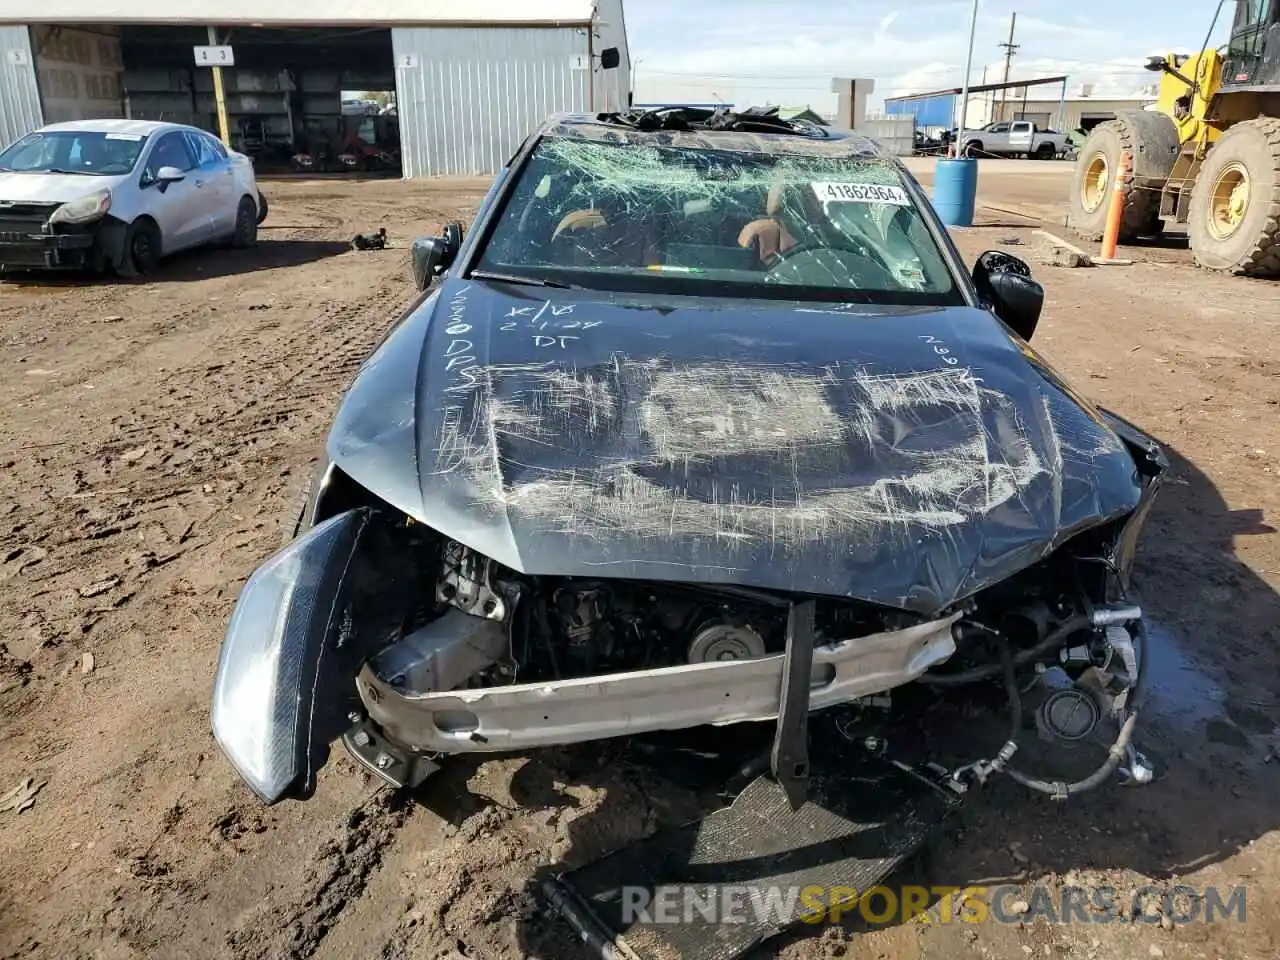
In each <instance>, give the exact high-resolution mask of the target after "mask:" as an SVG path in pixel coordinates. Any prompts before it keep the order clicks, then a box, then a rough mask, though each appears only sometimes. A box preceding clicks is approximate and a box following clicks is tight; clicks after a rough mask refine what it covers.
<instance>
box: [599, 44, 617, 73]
mask: <svg viewBox="0 0 1280 960" xmlns="http://www.w3.org/2000/svg"><path fill="white" fill-rule="evenodd" d="M621 62H622V55H621V54H620V53H618V48H617V47H605V48H604V49H603V50H601V51H600V69H601V70H613V69H614V68H616V67H617V66H618V64H620V63H621Z"/></svg>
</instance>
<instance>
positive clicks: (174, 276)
mask: <svg viewBox="0 0 1280 960" xmlns="http://www.w3.org/2000/svg"><path fill="white" fill-rule="evenodd" d="M350 249H351V244H350V243H347V242H344V241H339V240H269V239H265V238H264V239H259V241H258V243H257V245H256V246H253V247H249V248H247V249H243V250H229V249H220V248H216V247H201V248H198V249H195V250H186V251H183V252H182V253H177V254H174V255H173V256H172V257H166V258H165V259H164V260H162V261H161V262H160V265H159V266H158V267H157V268H156V270H155V272H154V273H152V274H150V275H148V276H146V277H141V278H139V279H137V280H123V279H120V278H118V277H116V276H114V275H112V274H109V273H108V274H95V273H90V272H87V271H76V272H74V273H71V272H53V271H43V272H30V273H11V274H6V275H5V276H4V277H3V278H2V279H3V281H4V283H5V285H6V286H7V287H9V288H12V289H23V288H28V289H33V290H34V289H42V288H49V289H57V288H62V287H94V286H105V285H109V284H129V283H137V284H145V283H190V282H191V281H193V280H204V279H209V278H212V277H228V276H238V275H241V274H248V273H256V272H258V271H259V270H276V269H278V268H281V267H297V266H301V265H302V264H306V263H314V262H316V261H318V260H324V259H326V258H328V257H336V256H337V255H338V254H341V253H346V252H347V251H349V250H350Z"/></svg>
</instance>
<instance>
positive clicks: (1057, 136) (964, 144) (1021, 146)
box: [956, 120, 1068, 160]
mask: <svg viewBox="0 0 1280 960" xmlns="http://www.w3.org/2000/svg"><path fill="white" fill-rule="evenodd" d="M1067 139H1068V138H1067V135H1066V134H1065V133H1056V132H1055V131H1053V130H1042V129H1040V127H1039V126H1037V125H1036V124H1035V123H1033V122H1032V121H1030V120H1002V121H999V122H997V123H989V124H987V125H986V126H985V127H983V128H982V129H981V130H963V131H961V132H960V135H959V136H958V137H956V142H957V143H959V144H960V156H962V157H989V156H993V155H995V156H1002V157H1016V156H1026V157H1028V158H1034V159H1036V160H1052V159H1053V158H1054V157H1056V156H1058V155H1059V154H1062V153H1065V152H1066V149H1067Z"/></svg>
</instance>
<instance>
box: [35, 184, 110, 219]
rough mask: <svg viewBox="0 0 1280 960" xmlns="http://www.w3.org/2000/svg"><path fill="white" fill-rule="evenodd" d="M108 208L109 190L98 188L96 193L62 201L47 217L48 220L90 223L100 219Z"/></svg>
mask: <svg viewBox="0 0 1280 960" xmlns="http://www.w3.org/2000/svg"><path fill="white" fill-rule="evenodd" d="M110 209H111V191H110V190H99V191H98V192H97V193H91V194H89V196H87V197H81V198H80V199H79V200H72V201H70V202H68V203H64V204H63V205H62V206H60V207H59V208H58V209H57V210H55V211H53V216H51V217H50V218H49V222H50V223H92V222H93V221H94V220H100V219H102V218H103V217H104V216H106V214H107V211H108V210H110Z"/></svg>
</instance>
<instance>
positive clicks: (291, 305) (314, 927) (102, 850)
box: [0, 173, 1280, 960]
mask: <svg viewBox="0 0 1280 960" xmlns="http://www.w3.org/2000/svg"><path fill="white" fill-rule="evenodd" d="M1035 176H1038V177H1040V178H1041V179H1045V181H1046V182H1045V183H1042V182H1040V181H1039V180H1037V181H1035V182H1031V181H1025V180H1024V179H1023V178H1020V177H1019V176H1018V175H1017V174H1016V173H1008V174H1004V175H999V174H993V175H992V176H990V177H986V176H985V174H984V180H983V196H982V200H983V202H984V203H987V204H990V205H992V206H993V207H997V208H999V209H998V210H986V211H984V212H983V217H982V221H981V222H982V223H983V224H985V225H982V226H978V227H975V228H971V229H967V230H962V231H957V235H958V242H959V243H960V245H961V247H962V249H963V250H964V252H965V253H966V255H967V256H970V257H972V256H974V255H976V254H977V253H978V252H980V251H981V250H983V249H986V248H990V247H998V246H1004V247H1005V248H1007V249H1009V250H1010V251H1012V252H1015V253H1019V254H1020V255H1023V256H1026V257H1028V258H1029V259H1031V260H1033V261H1034V260H1035V259H1036V256H1037V251H1038V248H1037V246H1036V241H1035V237H1034V235H1033V233H1032V232H1031V230H1030V229H1029V227H1030V226H1031V225H1034V223H1035V221H1037V220H1039V219H1051V214H1052V209H1051V207H1052V204H1053V203H1054V202H1055V201H1054V200H1053V197H1054V195H1055V194H1054V190H1055V189H1056V188H1055V187H1054V186H1053V182H1054V177H1053V175H1050V174H1038V175H1035ZM1046 178H1047V179H1046ZM1046 183H1047V184H1048V185H1047V186H1046ZM1002 184H1003V185H1004V186H1003V187H1002V186H1001V185H1002ZM1028 184H1029V185H1028ZM483 189H484V184H483V183H480V182H469V183H466V184H461V185H459V184H457V183H452V184H402V183H398V182H369V183H356V184H336V183H319V182H307V183H287V184H286V183H273V184H269V185H268V191H269V196H270V199H271V202H272V214H271V217H270V219H269V220H268V221H267V223H266V225H265V227H264V230H263V240H262V242H261V244H260V245H259V247H258V248H257V249H256V250H252V251H230V252H217V253H206V254H199V255H193V256H190V257H183V258H181V259H180V260H178V261H175V262H173V263H170V264H168V265H167V266H165V267H164V268H163V270H162V271H161V272H160V273H159V274H158V275H156V276H155V278H154V279H151V280H149V281H147V282H143V283H137V284H126V283H118V282H100V283H91V284H85V283H83V282H73V283H66V284H37V285H25V284H0V371H2V373H0V409H2V410H3V411H4V412H3V415H2V416H0V794H3V793H6V792H8V790H9V789H10V788H11V787H12V786H16V785H17V784H18V782H19V781H20V780H21V779H22V778H25V777H33V778H35V781H36V783H37V784H41V783H42V784H43V787H42V789H40V791H39V793H37V794H36V795H35V798H34V801H35V802H34V805H33V806H32V807H31V808H30V809H28V810H26V811H25V812H22V813H13V812H0V956H3V957H57V958H60V960H66V958H72V957H76V958H80V957H84V958H89V957H93V958H102V960H117V958H121V960H123V958H143V957H147V958H183V957H200V958H205V957H211V958H229V960H259V958H315V960H340V958H349V957H354V956H362V957H381V958H385V960H392V958H410V957H412V958H433V960H434V958H496V957H519V956H532V957H538V958H545V960H576V958H580V957H585V956H586V953H585V952H584V951H583V949H582V948H581V947H580V946H579V945H578V944H577V942H576V940H575V939H574V937H573V935H572V932H571V931H570V930H569V928H567V927H565V926H563V925H562V924H561V923H560V922H559V921H556V920H553V919H552V918H550V917H549V915H548V914H547V911H546V909H545V908H544V907H543V905H542V904H541V903H540V901H539V900H538V899H537V898H536V897H535V895H534V893H533V887H532V880H533V878H535V877H538V876H542V875H544V874H545V873H546V871H547V870H549V869H550V868H552V867H553V866H554V865H556V864H561V863H570V864H572V863H580V862H583V861H585V860H588V859H591V858H593V857H596V856H599V855H600V854H602V853H604V852H607V851H608V850H611V849H613V848H615V847H618V846H620V845H622V844H624V843H626V842H628V841H631V840H634V839H637V838H639V837H641V836H643V835H645V834H646V833H648V832H650V831H652V830H653V829H655V828H659V827H662V826H667V825H673V824H677V823H680V822H682V821H684V820H685V819H687V818H688V817H690V816H691V815H692V814H693V813H695V812H696V811H697V809H698V805H699V803H700V802H701V801H700V799H699V797H697V796H695V795H694V794H693V793H692V792H690V791H689V790H687V789H684V788H683V787H681V786H680V785H678V784H676V783H674V782H672V781H671V780H670V778H669V777H666V776H664V774H663V773H661V772H659V771H658V770H656V769H654V768H651V767H647V766H645V765H644V764H643V763H641V762H639V761H638V760H637V759H636V758H635V757H634V756H632V755H631V754H625V753H623V752H621V751H620V748H617V747H615V746H603V747H601V746H596V747H591V748H584V749H580V750H563V751H551V752H547V753H542V754H538V755H536V756H532V757H516V758H511V757H504V758H499V759H494V760H490V761H486V762H465V763H458V764H453V765H450V766H449V767H447V768H446V769H445V770H444V771H443V772H442V773H441V774H439V775H438V776H436V777H434V778H432V779H430V780H428V781H427V782H426V783H425V784H424V785H423V786H422V787H421V788H420V789H419V790H417V791H415V792H414V793H413V794H412V795H404V794H395V793H393V792H392V791H390V790H387V789H384V788H379V787H378V786H376V785H375V784H374V783H371V782H369V781H368V780H367V779H365V778H363V777H362V776H360V775H359V773H358V772H357V771H356V769H355V767H354V766H353V764H352V763H351V762H350V761H349V760H348V759H347V758H345V757H344V756H340V755H337V756H336V759H335V760H334V762H331V763H330V765H329V766H328V767H327V768H326V769H325V771H324V772H323V774H322V776H321V781H320V785H319V791H318V794H317V796H316V797H315V798H314V799H313V800H311V801H310V802H308V803H305V804H300V803H285V804H284V805H281V806H277V807H274V808H270V809H267V808H263V807H262V806H261V805H260V804H259V803H258V802H257V801H256V800H255V799H254V798H253V797H252V795H251V794H250V792H249V791H248V789H247V788H246V787H244V786H243V785H242V784H241V783H240V782H239V781H238V779H237V777H236V776H235V774H234V773H233V771H232V770H231V768H230V766H229V765H228V764H227V763H226V761H225V760H224V759H223V757H222V756H221V754H220V753H219V751H218V750H217V748H216V746H215V745H214V743H213V740H212V737H211V735H210V732H209V716H208V710H209V698H210V687H211V683H212V678H213V672H214V665H215V662H216V658H217V654H218V648H219V644H220V642H221V639H222V634H223V630H224V628H225V626H226V622H227V618H228V616H229V614H230V612H231V609H232V605H233V603H234V600H235V597H236V594H237V591H238V590H239V588H240V586H241V585H242V584H243V582H244V579H245V578H246V577H247V576H248V575H249V574H250V573H251V572H252V570H253V569H254V568H255V567H256V566H257V565H258V564H259V563H260V562H261V561H262V560H263V559H264V558H265V557H266V556H268V555H269V554H270V553H271V552H272V551H273V550H274V549H275V548H276V546H277V544H278V542H279V537H280V522H281V516H282V513H283V512H284V510H285V507H286V506H287V504H288V502H289V498H290V493H291V491H292V488H293V484H294V483H295V482H296V481H297V480H298V478H300V477H301V476H303V475H304V473H305V472H306V471H307V470H308V469H309V465H310V463H311V461H312V459H313V458H314V457H315V456H316V455H317V452H318V450H319V448H320V445H321V443H322V441H323V437H324V432H325V430H326V429H327V426H328V423H329V419H330V416H331V414H332V412H333V409H334V406H335V403H336V401H337V400H338V398H339V395H340V392H341V390H342V389H343V388H344V386H345V385H346V383H347V382H348V380H349V378H350V377H351V375H352V374H353V372H354V370H355V368H356V366H357V365H358V363H359V362H360V360H361V359H362V357H363V356H364V355H365V354H366V353H367V351H368V350H369V349H370V348H371V346H372V345H373V344H374V343H375V342H376V341H377V340H378V338H379V337H380V335H381V334H382V333H383V332H384V331H385V329H386V328H387V326H388V325H389V324H390V323H391V322H392V321H393V320H394V319H395V318H396V316H397V314H398V312H399V311H400V309H401V308H402V307H403V306H404V305H405V304H407V303H408V302H409V301H410V300H411V298H412V296H413V293H414V291H413V289H412V284H411V282H410V275H409V269H408V262H407V249H406V248H407V245H408V242H409V240H410V239H411V238H412V237H414V236H417V235H422V234H424V233H428V232H435V230H436V229H437V228H438V227H439V225H440V224H441V223H442V222H443V221H444V220H446V219H449V218H452V217H454V216H455V215H457V216H461V217H463V218H464V219H465V217H466V216H468V215H469V213H470V211H471V210H473V209H474V207H475V205H476V203H477V202H478V201H479V199H480V197H481V195H482V193H483ZM1002 191H1003V192H1002ZM1037 198H1039V199H1037ZM1019 203H1022V204H1023V206H1022V207H1020V208H1018V204H1019ZM1037 203H1038V204H1041V206H1039V207H1037V206H1035V204H1037ZM1027 204H1030V206H1028V205H1027ZM1014 208H1018V209H1021V210H1022V211H1023V214H1024V215H1022V216H1021V217H1019V216H1018V215H1017V214H1016V213H1013V214H1011V213H1009V212H1008V211H1009V210H1011V209H1014ZM379 226H385V227H386V228H387V230H388V233H389V235H390V237H391V239H392V240H393V241H394V247H393V248H392V249H388V250H385V251H375V252H363V253H361V252H354V251H352V250H350V248H349V246H348V244H347V241H348V240H349V239H350V237H351V236H352V235H353V234H354V233H356V232H365V231H368V230H371V229H375V228H377V227H379ZM1131 253H1132V255H1133V256H1135V257H1136V258H1137V259H1139V260H1140V261H1142V262H1139V263H1137V264H1135V265H1134V266H1131V267H1111V268H1095V269H1062V268H1051V267H1048V266H1037V267H1036V273H1037V276H1038V278H1039V279H1040V280H1041V281H1042V282H1043V283H1044V284H1045V286H1046V288H1047V290H1048V297H1049V302H1048V307H1047V310H1046V315H1045V319H1044V321H1043V323H1042V326H1041V330H1040V333H1039V334H1038V336H1037V338H1036V346H1037V347H1038V348H1039V349H1040V350H1041V351H1042V352H1043V353H1044V354H1045V355H1046V356H1047V357H1048V359H1049V360H1050V362H1051V363H1053V364H1054V365H1055V366H1056V367H1057V368H1058V369H1060V370H1061V371H1062V372H1063V373H1064V374H1065V375H1066V376H1067V377H1068V378H1069V379H1070V380H1071V381H1072V382H1074V383H1075V384H1076V385H1077V386H1078V387H1079V388H1080V389H1081V390H1082V391H1083V392H1085V393H1087V394H1088V395H1090V396H1091V397H1093V398H1094V399H1095V400H1097V401H1098V402H1100V403H1102V404H1104V405H1105V406H1108V407H1109V408H1111V409H1113V410H1115V411H1116V412H1118V413H1120V414H1121V415H1123V416H1125V417H1127V418H1129V419H1131V420H1133V421H1135V422H1136V423H1138V424H1140V425H1142V426H1143V427H1145V428H1146V429H1148V430H1149V431H1151V432H1152V433H1153V434H1155V435H1156V436H1157V437H1158V438H1159V439H1160V440H1161V441H1162V442H1164V443H1165V444H1166V445H1167V447H1168V450H1169V453H1170V455H1171V457H1172V458H1173V460H1174V470H1173V474H1174V477H1173V481H1172V482H1171V483H1170V484H1169V485H1168V487H1167V488H1166V490H1165V491H1164V493H1163V494H1162V499H1161V500H1160V501H1159V504H1158V508H1157V510H1156V512H1155V514H1154V515H1153V517H1152V519H1151V521H1150V523H1149V525H1148V530H1147V534H1146V539H1145V541H1144V547H1143V549H1142V552H1141V559H1140V565H1139V568H1138V571H1137V586H1138V588H1139V590H1140V591H1141V594H1142V597H1143V601H1144V604H1145V606H1146V608H1147V609H1148V610H1149V611H1150V613H1151V615H1152V616H1153V617H1154V619H1155V620H1156V622H1157V623H1158V624H1159V625H1160V629H1159V631H1158V632H1157V640H1158V651H1159V653H1160V655H1161V659H1160V664H1159V667H1158V668H1157V669H1158V672H1157V673H1156V674H1155V675H1154V676H1155V685H1154V689H1153V697H1152V704H1151V710H1150V711H1149V713H1148V714H1147V718H1146V723H1145V724H1144V730H1143V737H1142V744H1143V746H1144V747H1146V748H1150V749H1151V751H1152V752H1153V753H1154V754H1156V755H1158V756H1160V757H1162V758H1164V759H1165V760H1167V761H1168V762H1169V773H1168V775H1167V777H1165V778H1164V779H1163V780H1161V781H1159V782H1158V783H1156V784H1153V785H1150V786H1148V787H1145V788H1137V789H1135V788H1118V787H1117V788H1110V789H1105V790H1103V791H1101V792H1098V793H1096V794H1092V795H1089V796H1086V797H1082V798H1080V799H1079V800H1078V801H1072V802H1071V803H1069V804H1067V805H1064V806H1055V805H1053V804H1052V803H1051V802H1049V801H1048V800H1046V799H1041V798H1038V797H1035V796H1029V795H1027V794H1026V793H1025V792H1024V791H1022V790H1020V789H1018V788H1016V787H1015V786H1013V785H1012V784H1009V783H1007V782H997V783H995V784H993V785H992V786H991V787H990V788H989V789H988V790H987V791H986V792H985V793H984V794H983V795H982V796H979V797H977V798H975V799H974V801H973V802H972V803H971V804H969V805H968V806H967V807H966V809H965V811H964V812H963V813H962V815H961V817H960V819H959V821H958V823H957V824H956V825H955V826H954V828H953V829H951V830H950V831H949V832H948V833H947V835H946V836H945V837H944V838H943V839H942V840H941V842H940V843H939V844H938V845H937V846H936V847H934V848H933V849H932V851H931V852H930V853H929V854H928V855H927V856H925V857H923V858H922V859H920V860H919V861H918V862H914V863H912V864H911V865H910V867H909V868H908V873H910V874H911V875H913V876H914V877H915V878H917V879H921V880H923V881H925V882H927V883H931V884H950V885H961V886H963V885H971V884H986V885H988V886H990V885H993V884H996V883H1000V882H1010V883H1017V884H1024V883H1025V884H1031V883H1042V884H1047V885H1049V886H1050V887H1057V886H1059V885H1062V884H1074V885H1085V886H1088V885H1096V884H1102V883H1110V884H1112V885H1114V886H1116V887H1117V888H1119V889H1120V890H1121V891H1127V890H1131V889H1134V888H1137V887H1139V886H1141V885H1142V884H1144V883H1155V884H1158V885H1160V886H1161V887H1162V888H1168V887H1170V886H1172V885H1174V884H1177V883H1185V884H1190V885H1193V886H1197V887H1201V888H1203V887H1205V886H1208V885H1214V884H1216V885H1220V886H1227V887H1231V886H1236V885H1244V886H1245V887H1246V888H1247V919H1246V921H1245V922H1244V923H1242V924H1241V923H1236V922H1234V921H1221V920H1220V921H1219V922H1217V923H1214V924H1205V923H1192V924H1188V925H1171V924H1169V923H1168V922H1166V923H1164V924H1163V925H1162V924H1161V923H1159V922H1153V923H1141V922H1120V923H1112V924H1108V925H1092V924H1090V925H1071V926H1061V925H1059V926H1054V925H1050V924H1047V923H1045V921H1044V920H1043V919H1037V920H1035V921H1034V922H1024V923H1021V924H1005V925H1001V924H997V923H994V922H989V923H986V924H981V925H977V926H973V925H961V924H939V923H923V922H919V921H916V922H909V923H901V924H896V925H891V926H888V927H886V928H883V929H877V930H869V931H868V930H861V929H859V928H858V927H856V926H855V925H852V924H850V925H848V926H844V927H835V928H830V929H826V930H823V931H820V932H818V931H807V932H805V933H802V934H797V935H792V936H789V937H787V938H784V939H782V940H780V941H778V942H776V943H773V944H770V945H768V946H767V947H766V948H763V949H762V950H761V951H760V952H759V953H758V956H760V957H765V956H773V955H781V956H783V957H788V958H802V957H804V958H808V957H855V958H867V960H870V958H877V960H883V958H891V957H892V958H900V957H901V958H909V957H932V958H955V957H968V956H972V957H991V958H1001V960H1005V958H1010V960H1012V958H1022V957H1026V956H1045V957H1069V958H1097V960H1132V958H1135V957H1138V958H1142V957H1161V956H1163V957H1168V958H1187V960H1192V958H1195V960H1248V958H1254V960H1264V958H1272V957H1275V956H1277V955H1280V905H1278V904H1277V901H1276V898H1275V895H1274V893H1275V891H1276V890H1277V889H1280V822H1278V821H1280V799H1277V798H1280V757H1277V754H1276V749H1277V747H1278V746H1280V738H1278V733H1280V683H1278V682H1277V676H1278V675H1280V674H1278V672H1277V670H1278V668H1280V649H1278V642H1280V595H1278V594H1277V590H1278V589H1280V535H1277V533H1276V530H1275V528H1274V527H1273V526H1272V524H1273V523H1274V521H1275V518H1276V516H1277V515H1280V482H1278V481H1280V285H1277V284H1266V283H1261V282H1252V281H1243V280H1229V279H1223V278H1218V277H1213V276H1209V275H1206V274H1203V273H1200V272H1198V271H1197V270H1195V269H1194V268H1193V267H1191V266H1190V265H1189V259H1188V258H1187V257H1186V255H1185V252H1178V251H1176V250H1175V251H1174V252H1173V254H1172V255H1170V253H1169V250H1167V249H1165V250H1161V251H1158V253H1159V254H1160V255H1159V256H1154V255H1147V253H1146V252H1145V251H1141V250H1137V251H1131ZM1153 261H1154V262H1153ZM339 754H340V751H339ZM1150 919H1152V920H1155V921H1158V920H1159V918H1158V917H1152V918H1150Z"/></svg>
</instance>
